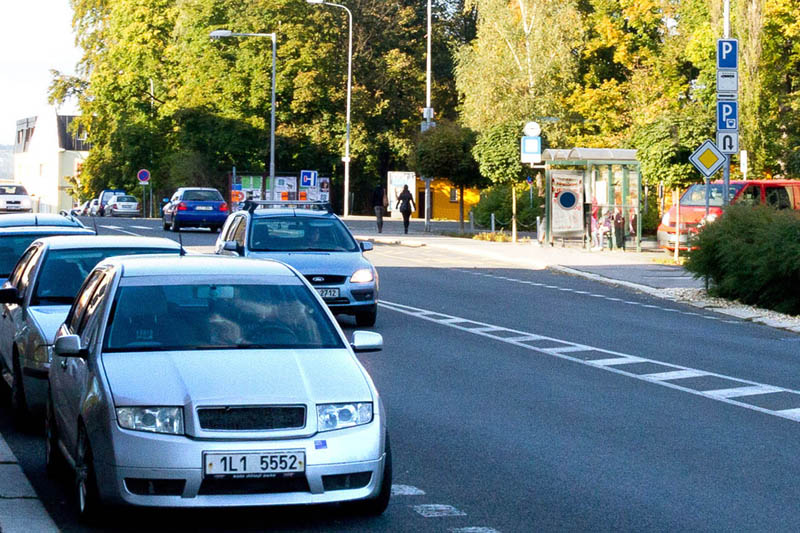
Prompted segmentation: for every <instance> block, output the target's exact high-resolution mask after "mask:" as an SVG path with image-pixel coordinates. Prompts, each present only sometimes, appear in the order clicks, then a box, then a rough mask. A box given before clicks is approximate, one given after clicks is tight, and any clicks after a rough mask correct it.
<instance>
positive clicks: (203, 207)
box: [195, 205, 214, 211]
mask: <svg viewBox="0 0 800 533" xmlns="http://www.w3.org/2000/svg"><path fill="white" fill-rule="evenodd" d="M195 209H197V210H198V211H211V210H212V209H214V208H213V207H211V206H210V205H198V206H197V207H195Z"/></svg>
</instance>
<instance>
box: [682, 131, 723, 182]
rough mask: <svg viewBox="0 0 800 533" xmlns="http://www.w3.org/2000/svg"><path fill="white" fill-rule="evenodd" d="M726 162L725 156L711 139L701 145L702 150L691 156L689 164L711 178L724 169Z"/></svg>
mask: <svg viewBox="0 0 800 533" xmlns="http://www.w3.org/2000/svg"><path fill="white" fill-rule="evenodd" d="M725 160H726V157H725V155H724V154H723V153H722V152H720V151H719V148H717V145H715V144H714V142H713V141H711V140H710V139H708V140H706V142H704V143H703V144H701V145H700V148H698V149H697V150H695V151H694V153H693V154H692V155H690V156H689V162H690V163H692V164H693V165H694V166H695V168H696V169H697V170H699V171H700V173H701V174H703V176H705V177H707V178H710V177H711V175H712V174H714V173H715V172H716V171H717V170H719V169H720V168H722V166H723V165H724V164H725Z"/></svg>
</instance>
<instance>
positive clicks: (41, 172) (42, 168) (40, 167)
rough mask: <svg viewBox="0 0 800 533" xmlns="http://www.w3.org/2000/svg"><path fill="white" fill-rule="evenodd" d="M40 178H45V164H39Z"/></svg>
mask: <svg viewBox="0 0 800 533" xmlns="http://www.w3.org/2000/svg"><path fill="white" fill-rule="evenodd" d="M39 176H44V163H39Z"/></svg>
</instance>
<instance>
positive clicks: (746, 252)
mask: <svg viewBox="0 0 800 533" xmlns="http://www.w3.org/2000/svg"><path fill="white" fill-rule="evenodd" d="M696 244H697V246H698V247H699V249H698V250H696V251H693V252H691V253H690V255H689V259H688V260H687V262H686V269H687V270H689V271H690V272H692V273H694V275H695V276H696V277H707V278H708V279H709V281H710V282H711V283H712V284H713V290H714V291H715V292H716V293H718V294H719V295H720V296H722V297H725V298H730V299H736V300H740V301H741V302H743V303H746V304H751V305H756V306H758V307H763V308H766V309H775V310H777V311H781V312H784V313H792V314H800V292H798V290H797V287H798V286H800V217H798V216H797V214H796V213H794V212H792V211H775V210H773V209H770V208H768V207H755V208H754V207H748V206H739V205H733V206H730V207H729V208H728V209H727V210H726V211H725V214H724V215H723V216H722V217H720V218H719V219H718V220H717V221H715V222H714V223H712V224H709V225H707V226H706V227H705V228H703V230H702V231H700V233H699V234H698V236H697V240H696Z"/></svg>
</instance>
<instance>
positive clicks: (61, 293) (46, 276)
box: [31, 247, 178, 305]
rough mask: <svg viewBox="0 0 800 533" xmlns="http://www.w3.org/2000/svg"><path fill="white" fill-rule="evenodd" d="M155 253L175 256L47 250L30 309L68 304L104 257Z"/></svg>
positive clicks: (151, 250) (154, 250)
mask: <svg viewBox="0 0 800 533" xmlns="http://www.w3.org/2000/svg"><path fill="white" fill-rule="evenodd" d="M157 253H169V254H177V253H178V251H177V250H175V249H172V248H169V249H163V248H138V247H131V248H95V249H78V250H51V251H50V253H49V254H47V257H46V258H45V260H44V263H43V264H42V268H41V271H40V273H39V276H37V277H38V279H37V281H36V290H35V291H34V293H33V297H32V298H31V305H64V304H71V303H72V301H73V299H74V298H75V295H76V294H77V293H78V290H80V287H81V283H82V282H83V280H84V279H85V278H86V276H87V275H88V274H89V272H91V271H92V269H93V268H94V267H95V266H96V265H97V264H98V263H99V262H100V261H102V260H103V259H106V258H107V257H112V256H115V255H140V254H157Z"/></svg>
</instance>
